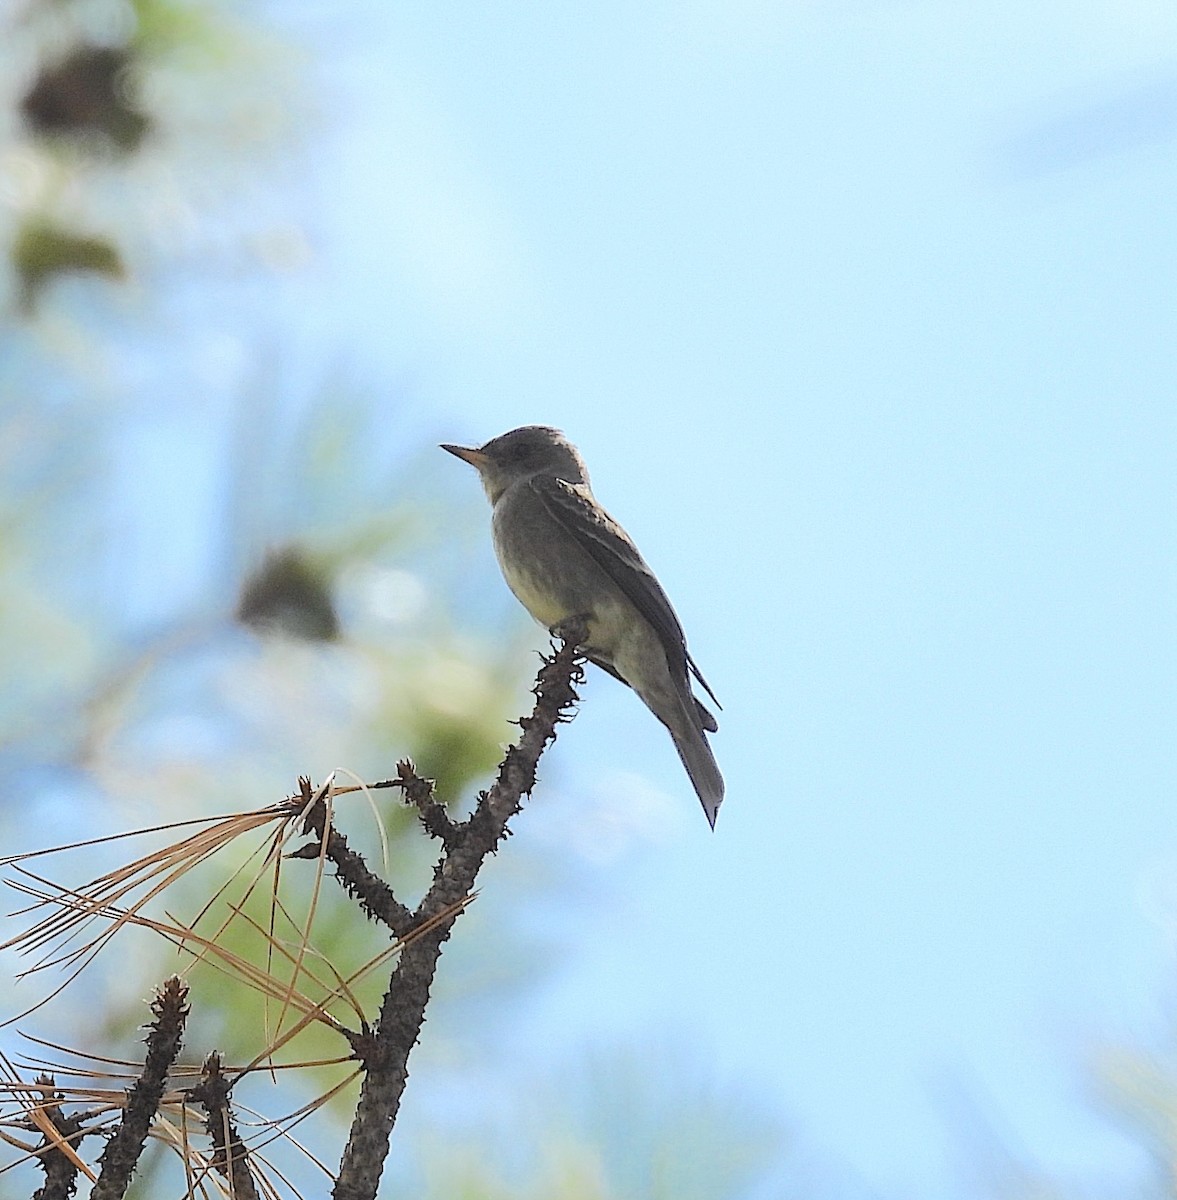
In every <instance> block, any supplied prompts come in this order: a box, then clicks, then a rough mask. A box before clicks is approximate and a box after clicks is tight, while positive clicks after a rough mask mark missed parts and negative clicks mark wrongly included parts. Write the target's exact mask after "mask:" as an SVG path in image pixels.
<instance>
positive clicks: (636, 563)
mask: <svg viewBox="0 0 1177 1200" xmlns="http://www.w3.org/2000/svg"><path fill="white" fill-rule="evenodd" d="M441 448H442V449H443V450H448V451H449V452H450V453H451V454H456V455H457V456H458V458H460V459H463V460H464V461H465V462H468V463H469V464H470V465H471V466H472V467H475V468H477V470H478V474H479V475H480V476H481V478H482V486H483V487H484V488H485V489H486V494H487V496H488V497H489V499H490V502H491V505H492V506H493V508H494V517H493V520H492V528H493V532H494V548H495V554H496V555H497V556H498V560H499V566H500V567H501V568H502V571H503V576H504V578H505V579H506V581H507V584H508V586H509V587H510V589H511V591H513V592H514V593H515V595H516V597H517V598H518V599H519V601H520V603H521V604H522V605H523V607H524V608H526V609H527V611H528V612H529V613H531V615H532V616H533V617H534V618H535V619H536V620H537V621H538V622H539V623H540V624H541V625H543V626H544V627H545V628H547V629H550V630H553V631H555V630H557V628H558V627H559V626H561V625H562V624H563V623H565V622H567V621H570V620H573V619H576V618H579V619H581V620H583V621H584V622H585V625H586V627H587V629H588V640H587V642H586V643H585V645H584V651H585V655H586V657H587V658H588V659H589V661H590V662H594V663H596V664H597V666H599V667H602V668H603V669H604V670H606V671H608V672H609V674H610V675H612V676H614V677H615V678H617V679H620V680H621V682H622V683H625V684H628V685H629V686H630V687H631V688H633V690H634V691H635V692H637V694H638V695H639V696H640V697H641V699H642V701H643V703H644V704H645V705H646V707H647V708H648V709H649V710H650V711H651V712H652V713H653V714H654V716H656V717H657V718H658V720H659V721H661V722H662V724H663V725H665V726H666V728H667V729H668V730H670V736H671V737H672V738H673V739H674V748H675V749H676V750H677V751H678V756H679V758H681V759H682V764H683V766H684V767H686V769H687V774H688V775H689V776H690V777H691V783H692V784H694V787H695V791H696V792H697V793H698V796H699V800H700V802H701V803H702V805H703V811H704V812H705V813H706V814H707V820H708V821H709V822H710V823H711V827H712V828H713V829H714V828H715V816H716V814H717V813H718V812H719V805H720V803H721V802H722V800H723V776H722V775H720V773H719V766H718V765H717V764H716V761H715V756H714V755H713V754H712V753H711V747H710V746H709V745H708V744H707V738H706V734H708V733H714V732H715V731H716V730H717V729H718V728H719V726H718V725H717V724H716V721H715V718H714V717H713V716H712V715H711V713H709V712H708V711H707V709H706V708H704V707H703V705H702V704H701V703H700V702H699V701H698V700H697V699H696V698H695V696H694V695H693V694H692V692H691V681H690V676H692V675H693V676H694V677H695V679H697V680H698V682H699V683H700V684H701V685H702V686H703V688H704V690H705V691H706V692H707V695H708V696H710V697H711V699H712V700H714V701H715V704H716V706H717V707H718V705H719V701H718V700H715V693H714V692H712V690H711V688H710V687H708V685H707V681H706V680H705V679H704V678H703V676H702V675H701V674H700V673H699V668H698V667H697V666H696V665H695V660H694V659H693V658H691V656H690V654H689V653H688V652H687V643H686V638H685V637H684V636H683V631H682V626H681V625H680V624H679V621H678V617H677V616H675V613H674V609H673V608H671V606H670V601H669V600H668V599H667V598H666V593H665V592H664V591H663V590H662V586H661V584H659V582H658V580H657V579H656V578H655V577H654V572H653V571H651V570H650V568H649V567H648V566H647V565H646V561H645V559H643V558H642V556H641V554H639V553H638V548H637V547H636V546H635V545H634V544H633V542H632V541H631V540H630V537H629V534H627V533H626V532H625V530H624V529H622V528H621V526H620V525H618V524H617V522H616V521H614V520H613V518H612V517H611V516H609V514H608V513H607V512H606V511H605V510H604V509H603V508H602V507H601V506H600V505H599V504H598V503H597V501H596V498H595V497H594V496H593V493H592V489H591V488H590V487H589V477H588V471H587V470H586V468H585V465H584V460H583V459H582V458H581V457H580V454H579V452H578V451H577V449H576V447H575V446H574V445H572V443H571V442H570V441H569V440H568V439H567V438H566V437H565V436H564V435H563V434H562V433H561V432H560V431H559V430H558V429H550V428H548V427H547V426H546V425H524V426H523V427H522V428H521V429H512V430H511V432H510V433H504V434H503V435H502V436H501V437H497V438H493V439H492V440H491V441H489V442H487V443H486V445H484V446H479V447H477V448H472V447H466V446H447V445H443V446H442V447H441Z"/></svg>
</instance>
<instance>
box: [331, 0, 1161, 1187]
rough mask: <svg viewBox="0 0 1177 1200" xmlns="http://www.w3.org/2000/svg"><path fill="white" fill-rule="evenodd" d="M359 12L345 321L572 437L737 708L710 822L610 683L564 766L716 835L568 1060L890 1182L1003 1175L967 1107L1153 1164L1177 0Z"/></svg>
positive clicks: (639, 922)
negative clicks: (656, 1087)
mask: <svg viewBox="0 0 1177 1200" xmlns="http://www.w3.org/2000/svg"><path fill="white" fill-rule="evenodd" d="M311 25H312V26H313V25H314V22H313V21H312V22H311ZM329 41H330V44H331V45H332V52H331V54H330V55H329V56H327V57H326V58H325V59H324V60H321V61H320V63H319V65H320V66H321V67H322V69H323V70H324V71H325V74H326V77H327V80H328V82H329V83H330V84H331V85H332V86H333V87H334V88H336V89H337V93H336V94H337V96H338V97H339V99H338V110H337V111H336V112H334V113H332V115H331V121H332V122H333V123H334V122H336V121H338V127H337V128H333V129H332V130H330V132H329V135H328V138H327V141H328V143H329V144H328V148H327V150H325V152H324V158H323V160H322V172H321V177H320V178H319V180H318V185H319V187H320V198H321V199H323V200H324V201H325V204H324V210H325V211H326V212H327V213H328V214H329V217H328V220H327V223H326V225H325V227H324V228H323V230H322V231H321V236H322V239H323V245H324V247H325V248H326V249H327V250H328V251H329V253H328V255H327V259H328V261H329V262H330V263H331V270H332V272H333V275H332V277H331V278H330V279H329V280H326V281H325V282H324V287H326V288H328V289H329V291H330V296H331V302H330V305H329V306H326V307H327V308H328V310H329V312H330V314H331V315H330V316H329V318H328V319H327V322H326V323H327V324H328V325H329V326H331V327H332V328H333V329H334V332H335V334H337V335H340V336H343V337H345V338H346V339H347V340H349V341H352V342H353V343H354V344H356V345H359V346H362V347H364V348H365V350H364V353H365V354H367V355H370V356H377V357H376V359H375V360H377V361H380V362H381V363H382V364H383V366H384V368H385V369H386V370H387V371H388V372H389V373H390V374H392V373H393V372H396V371H398V370H399V371H407V372H409V373H410V374H411V377H412V388H411V395H412V397H413V400H414V403H415V404H418V405H419V406H420V411H419V414H418V415H419V420H420V425H421V428H422V429H424V430H426V431H427V432H430V433H433V434H435V435H437V436H442V437H444V438H445V439H446V440H457V439H470V440H475V441H477V440H482V439H484V438H486V437H490V436H492V435H494V434H497V433H499V432H502V431H503V430H505V429H507V428H510V427H512V426H513V425H516V424H520V423H523V422H526V421H544V422H548V423H553V424H557V425H560V426H562V427H563V428H565V429H566V430H567V432H568V433H569V434H570V436H572V437H573V439H574V440H576V441H577V442H578V443H579V444H580V446H581V448H582V449H583V451H584V453H585V455H586V457H587V459H588V462H589V464H590V467H591V468H592V470H593V473H594V482H595V484H596V487H597V492H598V495H599V496H600V498H601V499H602V500H603V502H604V503H605V504H606V505H607V506H608V507H610V508H611V510H612V511H613V512H614V513H615V514H616V515H618V516H619V517H620V518H621V519H622V520H623V521H624V522H625V523H626V524H627V525H628V526H629V528H630V530H631V532H632V533H633V534H634V535H635V537H637V539H638V541H639V543H640V545H641V546H642V548H643V550H644V551H645V553H646V555H647V557H648V558H649V559H650V561H651V562H652V563H653V564H654V565H655V567H656V568H657V569H658V571H659V572H660V573H661V575H662V577H663V580H664V582H665V583H666V585H667V587H668V589H669V591H670V592H671V595H672V596H673V598H674V599H675V602H676V605H677V606H678V608H679V611H680V615H681V616H682V618H683V620H684V623H685V624H686V627H687V629H688V632H689V635H690V638H691V645H692V648H693V650H694V652H695V654H696V656H697V657H698V659H699V661H700V663H701V664H702V665H703V668H704V671H705V672H706V673H707V674H708V676H709V678H710V679H711V681H712V683H713V684H714V685H715V687H716V688H717V690H718V692H719V694H720V698H721V699H722V700H723V702H724V706H725V712H724V719H723V723H722V724H723V728H722V731H721V733H720V734H719V736H718V737H717V738H716V740H715V744H716V749H717V752H718V755H719V758H720V760H721V762H722V764H723V766H724V768H725V771H726V774H727V777H728V797H729V798H728V800H727V803H726V806H725V808H724V809H723V812H722V814H721V817H720V821H719V826H718V830H717V832H716V834H715V835H714V836H711V835H710V834H709V833H708V830H707V828H706V824H705V822H704V821H703V819H702V816H701V814H700V813H698V812H697V811H696V810H695V806H694V800H693V798H692V796H691V794H690V791H689V788H688V787H687V785H686V783H685V780H684V779H683V778H681V777H680V772H679V767H678V764H677V761H676V760H675V758H674V755H673V753H672V751H671V748H670V745H669V742H668V741H666V739H665V738H664V737H663V736H662V733H661V731H660V730H659V729H658V728H657V727H656V726H655V725H654V724H653V723H652V722H650V721H649V720H648V719H647V717H646V715H645V714H644V712H643V711H642V710H641V709H640V707H639V706H637V704H636V703H635V702H634V701H633V700H632V699H631V698H630V697H628V696H626V695H624V694H623V693H621V692H620V690H619V689H617V688H615V687H614V685H612V684H611V683H610V682H608V681H606V680H603V679H600V680H594V681H593V683H592V684H591V686H590V689H589V699H588V703H587V704H586V707H585V711H584V712H583V714H582V715H581V717H580V718H578V721H577V723H576V725H575V726H574V727H573V728H572V729H571V730H569V731H568V732H567V734H566V735H565V737H564V738H563V739H562V740H561V743H560V745H559V747H558V749H557V751H556V754H557V756H558V758H559V762H560V764H561V770H562V771H563V772H564V773H565V774H566V775H567V776H570V777H571V778H573V779H575V780H576V781H577V786H579V787H582V788H585V789H587V788H591V787H592V781H593V780H594V778H596V776H595V774H594V773H595V772H596V771H598V770H599V769H600V764H601V763H602V760H603V759H604V761H605V764H606V765H605V767H604V771H605V778H606V779H607V780H612V779H614V777H615V775H616V773H617V772H619V771H630V772H634V773H636V774H637V775H638V776H639V777H640V778H641V779H642V780H644V781H645V783H644V785H645V786H646V787H647V789H648V790H649V791H651V792H652V793H654V794H655V795H657V794H658V793H662V794H664V796H665V797H669V798H670V800H671V802H672V807H671V808H670V812H671V814H672V816H671V818H670V821H669V829H668V830H667V831H666V833H665V835H664V836H663V837H662V838H661V839H656V840H655V841H654V842H653V845H652V848H650V849H647V850H646V851H644V852H643V853H642V854H641V855H639V856H637V858H636V860H635V859H632V858H631V859H630V860H627V861H628V865H627V866H626V868H625V875H624V884H623V885H619V894H618V899H617V901H616V904H615V906H614V907H613V908H612V909H610V910H609V912H608V913H607V914H603V915H602V920H601V922H600V924H599V925H598V926H596V927H594V925H593V923H592V922H591V921H584V922H582V923H581V924H580V925H579V926H578V929H577V932H576V937H577V938H578V939H579V940H578V941H577V942H576V943H575V945H576V947H577V948H576V949H575V950H574V951H573V952H572V953H571V956H570V958H571V961H570V963H569V965H568V967H567V973H566V975H565V976H564V977H563V978H562V981H561V982H559V983H558V984H556V985H555V986H553V987H552V988H551V989H550V990H549V991H548V992H547V993H546V996H545V998H543V999H541V1000H540V1001H538V1002H537V1003H536V1004H535V1005H534V1006H533V1007H532V1008H531V1009H530V1010H529V1012H530V1014H531V1021H533V1022H534V1024H533V1025H529V1027H528V1031H527V1033H526V1034H525V1035H523V1037H522V1041H523V1043H524V1044H527V1043H528V1042H529V1041H530V1043H531V1044H532V1045H533V1046H536V1047H538V1048H539V1049H537V1053H539V1054H540V1055H541V1057H542V1056H546V1055H548V1054H549V1053H550V1052H551V1048H552V1047H553V1046H558V1045H560V1044H561V1043H565V1044H567V1045H569V1046H572V1045H575V1044H577V1043H578V1042H579V1041H582V1040H584V1038H585V1036H586V1035H591V1034H600V1035H606V1034H607V1035H613V1034H618V1033H620V1034H622V1035H630V1036H632V1037H633V1038H635V1039H641V1038H642V1037H645V1036H647V1035H648V1033H649V1031H651V1030H652V1029H654V1028H666V1029H668V1030H669V1031H671V1032H672V1033H674V1034H675V1035H677V1036H679V1037H681V1038H683V1039H684V1040H689V1042H690V1043H691V1044H692V1046H693V1048H694V1050H695V1051H696V1052H697V1054H698V1055H699V1056H701V1057H702V1058H703V1059H704V1060H705V1061H709V1062H710V1063H712V1064H713V1065H714V1067H715V1069H716V1071H717V1073H718V1074H719V1075H721V1076H726V1077H731V1078H737V1079H740V1078H742V1079H750V1080H752V1081H754V1082H755V1083H756V1085H757V1086H758V1087H761V1088H762V1089H763V1090H764V1092H765V1093H766V1094H768V1095H770V1096H771V1097H772V1098H773V1100H774V1101H775V1102H776V1103H779V1105H780V1108H781V1110H782V1111H783V1112H784V1113H785V1114H786V1115H787V1116H788V1117H789V1118H790V1119H791V1120H793V1121H795V1122H797V1123H798V1125H799V1127H800V1128H801V1130H802V1131H803V1132H804V1134H805V1136H806V1137H807V1138H808V1139H810V1140H811V1141H812V1142H813V1143H814V1144H816V1145H818V1146H820V1147H822V1148H823V1150H824V1151H825V1152H828V1154H829V1156H830V1159H831V1160H832V1161H834V1162H837V1163H840V1164H843V1165H844V1166H845V1167H846V1169H847V1170H848V1172H849V1173H850V1174H851V1175H852V1176H857V1177H858V1178H860V1179H861V1180H862V1181H863V1182H864V1185H865V1186H867V1187H873V1188H876V1189H877V1190H878V1194H881V1195H889V1196H892V1195H893V1196H904V1197H912V1196H929V1197H931V1196H939V1195H944V1194H947V1193H948V1192H949V1191H954V1192H955V1193H956V1194H962V1195H963V1194H968V1187H967V1185H968V1175H969V1168H968V1167H967V1166H963V1167H962V1163H965V1164H967V1163H968V1160H969V1153H968V1149H967V1147H963V1148H962V1146H961V1145H960V1144H959V1142H960V1139H959V1138H954V1133H953V1126H954V1124H955V1125H956V1126H957V1127H959V1121H958V1120H957V1118H956V1117H954V1116H953V1114H954V1113H955V1112H957V1111H958V1109H957V1108H954V1105H955V1104H956V1102H955V1101H954V1100H953V1099H952V1097H953V1094H954V1090H955V1089H956V1088H958V1087H960V1088H963V1089H964V1090H965V1091H966V1092H968V1093H969V1094H970V1095H971V1097H972V1099H973V1100H974V1101H975V1102H976V1104H977V1105H978V1106H979V1107H980V1108H981V1109H982V1110H984V1111H986V1112H987V1113H988V1114H989V1115H990V1116H992V1117H993V1119H994V1120H995V1122H996V1125H997V1127H998V1128H999V1129H1001V1130H1002V1131H1003V1132H1004V1133H1006V1134H1008V1135H1009V1136H1010V1138H1011V1141H1012V1143H1013V1144H1014V1146H1015V1147H1018V1146H1020V1147H1023V1148H1026V1149H1027V1150H1028V1151H1029V1153H1030V1156H1031V1157H1032V1158H1035V1157H1037V1158H1040V1160H1041V1161H1042V1162H1043V1163H1044V1164H1045V1165H1047V1166H1049V1167H1051V1168H1053V1169H1057V1170H1058V1171H1060V1172H1061V1173H1063V1174H1064V1175H1067V1174H1070V1173H1072V1172H1073V1173H1076V1174H1077V1175H1078V1176H1080V1177H1083V1178H1090V1177H1095V1176H1098V1177H1100V1178H1106V1177H1109V1176H1110V1177H1111V1178H1114V1179H1115V1178H1118V1179H1121V1180H1123V1179H1131V1178H1133V1176H1134V1174H1135V1172H1136V1171H1137V1170H1138V1167H1139V1164H1138V1161H1137V1159H1136V1157H1135V1154H1134V1153H1133V1151H1132V1150H1131V1148H1130V1147H1128V1146H1127V1144H1126V1143H1124V1142H1121V1140H1120V1139H1119V1137H1118V1135H1117V1134H1116V1133H1115V1131H1114V1129H1113V1128H1112V1127H1111V1126H1110V1125H1104V1124H1102V1123H1101V1122H1100V1121H1099V1120H1097V1119H1096V1118H1095V1116H1093V1115H1092V1111H1091V1109H1090V1108H1089V1107H1088V1099H1089V1093H1085V1090H1084V1087H1085V1085H1084V1084H1083V1070H1084V1065H1085V1061H1086V1056H1087V1055H1088V1054H1089V1053H1090V1051H1091V1050H1092V1048H1093V1046H1094V1045H1096V1044H1098V1043H1099V1042H1100V1040H1101V1039H1103V1038H1105V1037H1106V1038H1117V1037H1121V1036H1124V1037H1128V1038H1136V1037H1140V1038H1142V1039H1147V1038H1149V1037H1152V1036H1155V1035H1157V1033H1158V1030H1159V1028H1160V1027H1161V1026H1162V1022H1161V1020H1160V1017H1159V1014H1160V1012H1161V1008H1162V1001H1163V998H1164V997H1165V995H1166V994H1167V993H1168V991H1169V989H1170V988H1171V972H1172V965H1173V964H1172V949H1173V947H1172V936H1171V933H1172V925H1173V916H1174V913H1173V911H1172V900H1171V897H1172V895H1173V892H1172V887H1171V885H1167V884H1166V882H1165V881H1166V880H1167V879H1168V877H1169V875H1170V873H1171V871H1172V869H1173V867H1174V866H1175V865H1177V821H1175V819H1174V817H1173V808H1172V797H1173V792H1174V783H1175V770H1174V767H1175V762H1174V752H1173V732H1174V716H1175V715H1177V714H1175V706H1174V690H1173V679H1174V666H1175V657H1177V656H1175V653H1174V651H1175V649H1177V646H1175V642H1174V635H1173V629H1172V616H1173V599H1174V596H1173V571H1172V563H1173V550H1174V507H1173V494H1172V479H1173V474H1174V465H1175V463H1174V451H1175V448H1177V447H1175V440H1174V406H1173V382H1172V381H1173V375H1174V367H1175V366H1177V353H1175V347H1177V315H1175V313H1177V309H1175V303H1177V272H1175V267H1177V237H1175V236H1174V219H1173V196H1174V195H1177V157H1175V151H1177V10H1174V9H1173V8H1172V6H1171V5H1162V4H1156V3H1141V4H1134V3H1125V2H1123V0H1115V2H1111V0H1109V2H1107V3H1090V4H1085V5H1081V6H1075V5H1070V4H1068V5H1054V4H1040V5H1029V6H1027V5H1024V4H1012V3H1008V4H997V5H989V6H984V7H983V8H974V9H973V10H966V9H964V8H962V7H961V6H959V5H951V4H938V3H902V4H900V3H894V4H875V3H860V4H851V3H836V4H830V5H826V4H819V3H803V4H791V5H785V4H770V3H752V2H748V3H723V4H719V3H695V4H679V5H674V4H653V5H642V6H632V5H620V4H592V5H580V6H576V7H575V9H573V8H572V7H570V6H553V5H542V4H522V5H511V6H495V5H465V6H461V7H460V8H457V7H445V6H442V7H439V6H437V5H435V4H408V5H398V6H396V7H395V9H389V10H387V11H386V10H385V9H384V8H383V7H382V6H371V7H370V8H369V9H368V12H367V16H366V18H365V19H364V21H363V22H362V23H361V24H360V25H359V26H357V27H356V28H355V29H354V30H353V31H352V32H351V33H350V34H347V35H340V34H339V33H338V31H336V32H334V33H333V35H332V37H331V38H330V39H329ZM437 469H438V471H439V472H441V471H445V472H453V464H452V463H449V462H439V463H438V468H437ZM452 486H453V488H454V489H462V488H465V489H470V488H472V487H474V486H475V484H474V480H473V479H472V478H468V477H466V476H465V475H463V474H460V473H459V474H454V477H453V479H452ZM483 566H484V569H485V570H486V571H487V572H488V579H489V580H491V581H492V582H493V579H494V577H493V574H491V572H493V567H492V566H491V564H490V560H489V558H488V559H487V560H486V561H485V563H484V564H483ZM635 794H637V793H635ZM654 804H655V810H656V811H657V810H658V804H657V802H656V801H655V802H654ZM1166 895H1167V896H1168V897H1170V899H1169V900H1166V899H1165V896H1166ZM606 916H607V920H606V919H605V917H606ZM570 936H572V935H571V934H570ZM651 946H657V947H658V948H659V950H658V953H657V955H656V957H655V959H654V960H653V962H651V961H650V960H649V957H648V955H649V950H650V947H651ZM958 1131H959V1129H958ZM954 1141H955V1142H956V1144H955V1145H954Z"/></svg>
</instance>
